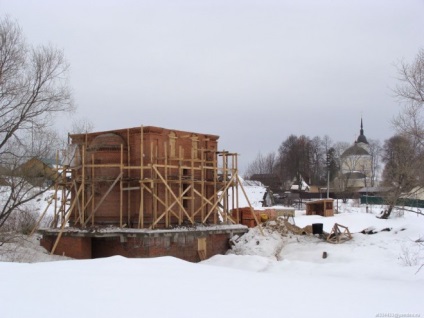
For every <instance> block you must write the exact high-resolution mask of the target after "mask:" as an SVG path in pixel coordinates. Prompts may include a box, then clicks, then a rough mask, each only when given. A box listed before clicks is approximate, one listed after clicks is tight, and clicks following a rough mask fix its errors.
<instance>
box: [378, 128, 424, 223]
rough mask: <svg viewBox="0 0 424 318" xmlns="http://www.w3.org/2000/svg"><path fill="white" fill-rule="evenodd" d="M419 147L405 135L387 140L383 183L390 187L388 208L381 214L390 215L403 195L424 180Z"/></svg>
mask: <svg viewBox="0 0 424 318" xmlns="http://www.w3.org/2000/svg"><path fill="white" fill-rule="evenodd" d="M423 159H424V158H423V155H422V154H421V153H420V151H419V148H417V147H415V145H414V143H413V141H412V140H410V139H409V138H407V137H404V136H400V135H397V136H394V137H392V138H390V139H389V140H386V142H385V143H384V148H383V161H384V163H385V164H386V165H385V167H384V171H383V184H384V185H386V186H388V187H390V188H391V190H390V191H389V193H388V195H387V198H386V202H387V204H388V209H387V210H385V211H384V212H383V214H382V215H381V216H380V217H381V218H383V219H387V218H389V217H390V214H391V212H392V210H393V208H394V207H395V206H396V204H397V203H398V201H399V198H400V197H401V196H402V195H407V194H408V193H409V192H411V191H412V190H414V189H416V188H417V187H420V186H421V184H422V181H423V168H424V160H423Z"/></svg>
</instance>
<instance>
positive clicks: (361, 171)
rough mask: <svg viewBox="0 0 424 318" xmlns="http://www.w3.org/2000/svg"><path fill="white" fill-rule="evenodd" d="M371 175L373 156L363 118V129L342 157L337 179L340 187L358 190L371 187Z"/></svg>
mask: <svg viewBox="0 0 424 318" xmlns="http://www.w3.org/2000/svg"><path fill="white" fill-rule="evenodd" d="M371 175H372V158H371V154H370V147H369V144H368V140H367V138H366V137H365V135H364V127H363V122H362V118H361V129H360V132H359V136H358V138H357V140H356V141H355V142H354V144H353V145H352V146H351V147H349V148H347V149H346V150H345V151H344V152H343V154H342V155H341V158H340V175H339V177H338V180H337V181H338V182H339V188H340V187H341V188H343V189H346V188H348V189H353V190H356V189H361V188H363V187H369V186H370V185H371V182H370V181H371Z"/></svg>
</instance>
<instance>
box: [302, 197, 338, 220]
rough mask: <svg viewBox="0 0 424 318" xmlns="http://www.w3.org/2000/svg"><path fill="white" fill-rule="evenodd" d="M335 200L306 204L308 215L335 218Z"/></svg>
mask: <svg viewBox="0 0 424 318" xmlns="http://www.w3.org/2000/svg"><path fill="white" fill-rule="evenodd" d="M333 202H334V200H333V199H322V200H315V201H310V202H306V215H321V216H333V215H334V209H333Z"/></svg>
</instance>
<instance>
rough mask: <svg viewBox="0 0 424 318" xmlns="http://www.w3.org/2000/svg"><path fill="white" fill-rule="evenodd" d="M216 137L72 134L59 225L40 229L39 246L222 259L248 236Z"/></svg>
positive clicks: (232, 165) (91, 253)
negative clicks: (231, 244)
mask: <svg viewBox="0 0 424 318" xmlns="http://www.w3.org/2000/svg"><path fill="white" fill-rule="evenodd" d="M218 138H219V137H218V136H215V135H206V134H198V133H192V132H185V131H177V130H170V129H164V128H158V127H152V126H148V127H136V128H128V129H120V130H113V131H106V132H94V133H86V134H75V135H70V141H71V143H70V148H72V149H73V151H72V152H73V157H72V160H71V161H70V162H69V164H68V165H67V166H64V168H63V172H62V174H61V177H60V179H59V180H58V181H57V182H56V184H55V196H54V199H55V200H54V206H55V220H56V221H57V222H56V225H55V226H54V227H53V228H49V229H42V230H40V232H41V233H42V234H43V238H42V240H41V244H42V245H43V246H44V247H45V248H47V249H48V250H49V251H51V253H54V254H60V255H63V254H64V255H67V256H70V257H74V258H96V257H105V256H112V255H123V256H127V257H153V256H163V255H171V256H175V257H179V258H182V259H185V260H189V261H199V260H202V259H205V258H208V257H210V256H213V255H215V254H219V253H224V252H225V251H226V250H227V249H228V239H229V238H230V237H231V236H232V235H234V234H241V233H244V232H246V231H247V229H246V227H245V226H242V225H240V224H239V221H240V220H239V213H238V206H237V205H238V203H237V202H238V196H239V195H244V196H246V194H245V192H244V189H243V187H242V185H241V183H240V180H239V177H238V170H237V154H235V153H230V152H227V151H218V150H217V149H218ZM239 189H241V190H242V191H241V193H240V194H239ZM229 194H231V195H229Z"/></svg>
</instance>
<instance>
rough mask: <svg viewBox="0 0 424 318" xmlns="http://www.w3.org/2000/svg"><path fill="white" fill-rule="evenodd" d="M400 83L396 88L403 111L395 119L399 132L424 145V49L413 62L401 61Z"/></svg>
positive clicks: (399, 69)
mask: <svg viewBox="0 0 424 318" xmlns="http://www.w3.org/2000/svg"><path fill="white" fill-rule="evenodd" d="M398 80H399V83H398V85H397V86H396V88H395V89H394V92H395V94H396V97H397V98H398V99H399V101H400V102H401V103H402V105H403V109H402V111H401V112H400V113H399V115H398V116H397V117H396V118H395V119H394V120H393V124H394V126H395V128H396V130H397V131H398V133H399V134H403V135H407V136H409V137H410V138H413V140H414V142H416V143H417V144H419V145H420V146H423V145H424V114H423V111H424V110H423V106H424V49H421V50H420V51H419V52H418V54H417V56H416V58H415V60H414V61H413V62H412V63H407V62H405V61H401V62H400V63H399V65H398Z"/></svg>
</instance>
